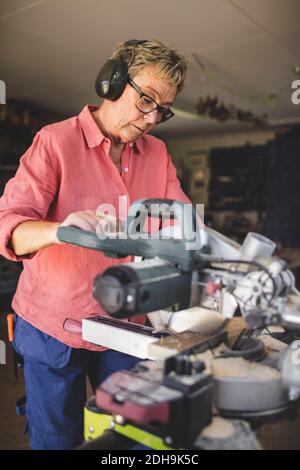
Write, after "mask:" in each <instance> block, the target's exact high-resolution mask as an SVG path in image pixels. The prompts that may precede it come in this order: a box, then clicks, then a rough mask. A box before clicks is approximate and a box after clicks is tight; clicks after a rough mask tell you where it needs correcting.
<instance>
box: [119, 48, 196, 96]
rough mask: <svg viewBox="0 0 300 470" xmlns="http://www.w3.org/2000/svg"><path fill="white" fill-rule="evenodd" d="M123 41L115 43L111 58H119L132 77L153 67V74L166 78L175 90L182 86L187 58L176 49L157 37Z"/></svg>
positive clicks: (179, 89) (185, 74)
mask: <svg viewBox="0 0 300 470" xmlns="http://www.w3.org/2000/svg"><path fill="white" fill-rule="evenodd" d="M141 42H142V43H138V41H137V44H134V41H128V42H123V43H120V44H118V45H117V47H116V49H115V51H114V53H113V55H112V59H121V60H123V61H124V62H126V64H127V66H128V73H129V75H130V77H131V78H134V76H135V75H137V74H138V73H139V72H140V71H142V70H143V69H144V68H146V67H152V68H153V74H154V75H155V76H156V77H157V78H161V79H162V80H166V81H167V82H169V83H170V84H171V85H175V86H176V87H177V92H180V91H181V90H182V88H183V85H184V82H185V80H186V78H187V68H188V61H187V59H186V58H185V57H184V56H183V55H182V54H180V53H179V52H178V51H177V50H176V49H171V48H170V47H168V46H166V45H165V44H163V43H162V42H161V41H159V40H158V39H151V40H149V41H141Z"/></svg>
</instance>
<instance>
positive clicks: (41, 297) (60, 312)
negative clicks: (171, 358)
mask: <svg viewBox="0 0 300 470" xmlns="http://www.w3.org/2000/svg"><path fill="white" fill-rule="evenodd" d="M96 109H97V107H94V106H85V107H84V108H83V110H82V111H81V113H80V114H79V115H78V116H75V117H72V118H70V119H67V120H65V121H62V122H58V123H55V124H51V125H49V126H46V127H44V128H43V129H41V131H40V132H38V134H37V135H36V136H35V138H34V140H33V143H32V145H31V147H30V148H29V149H28V150H27V151H26V152H25V154H24V155H23V157H22V158H21V160H20V166H19V168H18V171H17V173H16V175H15V177H14V178H12V179H11V180H10V181H9V182H8V183H7V185H6V188H5V192H4V194H3V196H2V197H1V199H0V254H1V255H3V256H5V257H6V258H8V259H10V260H13V261H23V265H24V270H23V271H22V273H21V276H20V279H19V284H18V287H17V291H16V293H15V296H14V299H13V303H12V306H13V308H14V310H15V311H16V312H17V314H18V315H20V316H21V317H22V318H24V319H25V320H26V321H28V322H29V323H30V324H32V325H33V326H35V327H36V328H38V329H40V330H41V331H43V332H44V333H47V334H48V335H50V336H52V337H54V338H56V339H58V340H59V341H62V342H63V343H65V344H67V345H69V346H71V347H75V348H86V349H90V350H96V351H99V350H103V349H106V348H103V347H101V346H96V345H93V344H91V343H88V342H86V341H83V340H82V339H81V336H80V335H75V334H72V333H68V332H66V331H64V329H63V324H64V321H65V320H66V319H67V318H71V319H74V320H82V319H83V318H86V317H90V316H93V315H99V314H101V315H106V313H105V312H104V311H103V309H102V308H101V307H100V305H99V304H98V303H97V301H96V300H95V299H94V298H93V296H92V284H93V280H94V278H95V277H96V275H97V274H99V273H100V272H103V271H104V270H105V269H107V268H109V267H110V266H113V265H116V264H119V263H121V262H125V261H127V262H128V261H130V258H126V259H125V260H124V259H123V260H116V259H112V258H108V257H106V256H105V255H104V254H103V253H101V252H98V251H94V250H89V249H86V248H81V247H77V246H72V245H68V244H61V245H54V246H51V247H48V248H44V249H41V250H39V251H37V252H36V253H33V254H31V255H28V256H21V257H20V256H16V255H15V254H14V252H13V251H12V250H11V249H10V248H9V246H8V242H9V240H10V238H11V234H12V232H13V231H14V229H15V228H16V227H17V226H18V225H19V224H21V223H23V222H25V221H27V220H47V221H55V222H62V221H63V220H64V219H65V218H66V217H67V215H68V214H70V213H71V212H76V211H80V210H87V209H90V210H96V209H97V207H98V206H99V205H100V204H102V203H109V204H113V205H114V207H116V208H117V207H118V205H119V198H120V197H121V198H123V200H124V202H125V204H126V205H127V208H128V207H129V205H130V204H131V203H132V202H133V201H135V200H137V199H141V198H154V197H155V198H169V199H176V200H179V201H182V202H185V203H189V202H190V201H189V199H188V198H187V197H186V195H185V194H184V193H183V191H182V189H181V187H180V183H179V181H178V179H177V177H176V170H175V168H174V165H173V164H172V162H171V159H170V156H169V155H168V152H167V149H166V146H165V144H164V143H163V142H162V141H161V140H159V139H157V138H156V137H153V136H150V135H144V136H142V137H140V138H139V139H138V140H137V141H136V142H135V143H134V144H129V145H125V148H124V151H123V153H122V162H121V164H122V173H121V175H120V174H119V172H118V170H117V168H116V166H115V165H114V163H113V162H112V160H111V158H110V156H109V150H110V141H109V140H108V139H107V138H105V136H104V135H103V134H102V132H101V131H100V129H99V127H98V125H97V124H96V122H95V120H94V118H93V116H92V114H91V111H94V110H96ZM140 322H143V320H142V321H140Z"/></svg>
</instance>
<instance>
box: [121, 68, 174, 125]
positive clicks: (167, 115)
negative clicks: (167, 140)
mask: <svg viewBox="0 0 300 470" xmlns="http://www.w3.org/2000/svg"><path fill="white" fill-rule="evenodd" d="M127 81H128V84H129V85H130V86H131V87H132V88H133V89H134V90H135V91H136V92H137V93H138V94H139V98H138V100H137V102H136V104H135V105H136V107H137V109H138V110H139V111H141V112H142V113H144V114H148V113H152V112H153V111H155V110H157V123H161V122H166V121H168V119H171V117H173V116H174V113H173V112H172V111H171V110H170V109H169V108H164V107H163V106H160V105H159V104H158V103H156V101H154V99H153V98H151V96H148V95H146V93H143V92H142V90H141V89H140V88H139V87H138V86H137V84H136V83H134V81H133V80H131V78H130V77H128V80H127Z"/></svg>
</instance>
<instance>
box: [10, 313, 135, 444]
mask: <svg viewBox="0 0 300 470" xmlns="http://www.w3.org/2000/svg"><path fill="white" fill-rule="evenodd" d="M13 346H14V348H15V350H16V351H17V353H19V354H21V355H22V356H23V358H24V377H25V386H26V395H27V405H26V412H27V420H28V421H27V422H28V430H29V435H30V446H31V448H32V449H36V450H48V449H49V450H50V449H74V448H75V447H77V446H79V445H80V444H81V443H82V441H83V409H84V405H85V402H86V398H87V397H86V377H87V376H88V377H89V379H90V382H91V385H92V387H93V389H94V390H95V388H96V387H97V386H98V385H99V384H100V383H101V382H103V381H104V380H105V379H106V378H107V377H108V376H109V375H110V374H112V373H113V372H116V371H118V370H121V369H131V368H133V367H134V366H135V365H136V363H137V362H138V361H139V360H140V359H138V358H136V357H133V356H129V355H127V354H123V353H120V352H117V351H113V350H106V351H103V352H95V351H89V350H87V349H74V348H71V347H69V346H67V345H65V344H63V343H61V342H60V341H58V340H56V339H55V338H52V337H51V336H48V335H46V334H45V333H43V332H41V331H40V330H38V329H37V328H35V327H33V326H32V325H30V324H29V323H27V322H26V321H25V320H23V319H22V318H20V317H17V321H16V328H15V337H14V342H13Z"/></svg>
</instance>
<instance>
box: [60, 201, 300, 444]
mask: <svg viewBox="0 0 300 470" xmlns="http://www.w3.org/2000/svg"><path fill="white" fill-rule="evenodd" d="M149 217H150V218H159V219H160V220H161V221H162V224H161V225H162V226H163V228H161V230H159V231H158V232H155V233H154V234H153V233H152V234H151V235H150V234H149V232H147V230H145V227H146V226H147V223H148V221H149ZM58 238H59V239H60V240H61V241H63V242H67V243H72V244H75V245H79V246H83V247H86V248H91V249H95V250H100V251H103V252H104V253H105V254H106V255H107V256H111V257H115V258H124V257H127V256H129V255H131V256H135V257H139V261H137V260H135V261H133V262H130V263H120V264H118V265H116V266H113V267H111V268H109V269H108V270H106V271H105V272H104V273H101V274H99V276H97V277H96V279H95V281H94V287H93V295H94V297H95V298H96V299H97V300H98V301H99V302H100V304H101V306H102V307H103V309H104V310H105V311H106V312H107V313H108V314H109V315H110V317H104V316H96V317H90V318H88V319H84V320H83V322H82V336H83V339H85V340H87V341H90V342H93V343H95V344H100V345H102V346H106V347H108V348H112V349H116V350H119V351H122V352H125V353H128V354H132V355H134V356H136V357H139V358H140V359H141V362H140V363H139V364H138V366H137V367H136V368H135V369H134V370H132V371H121V372H117V373H115V374H113V375H111V376H110V377H109V378H108V379H107V380H106V381H105V382H104V383H103V384H101V386H100V387H99V389H98V390H97V393H96V396H95V399H94V400H93V401H92V402H90V403H89V404H88V406H87V409H86V433H85V435H86V438H87V439H94V438H95V437H97V436H100V435H102V434H103V432H104V430H105V429H108V428H113V429H114V431H113V432H114V434H116V435H117V436H120V435H122V436H126V437H128V438H130V439H131V440H134V441H138V442H142V443H144V444H145V445H148V446H149V447H151V448H153V449H170V448H173V449H174V448H177V449H178V448H185V449H195V448H196V449H206V448H235V449H236V448H259V447H260V445H259V443H258V442H257V440H256V438H255V434H254V433H253V432H252V429H253V427H256V426H260V425H261V424H265V423H266V422H268V421H270V420H275V419H279V418H282V417H290V418H292V417H294V416H295V415H296V414H297V412H298V405H299V396H300V365H299V364H300V354H299V352H300V349H299V351H298V350H297V349H298V347H299V346H300V341H297V334H298V333H299V331H300V294H299V292H298V290H297V289H296V287H295V281H294V276H293V274H292V273H291V271H289V269H288V266H287V263H286V262H285V261H284V260H282V259H279V258H276V257H273V256H272V255H273V253H274V250H275V244H274V243H273V242H272V241H270V240H268V239H267V238H265V237H263V236H262V235H259V234H255V233H249V234H248V235H247V237H246V239H245V241H244V243H243V244H242V245H241V246H240V245H238V244H237V243H235V242H233V241H232V240H230V239H228V238H226V237H224V236H223V235H221V234H219V233H217V232H215V231H213V230H212V229H210V228H207V227H204V226H203V225H202V222H201V220H200V219H199V217H198V215H197V213H196V211H195V210H194V209H193V207H192V206H190V205H184V204H181V203H179V202H177V201H172V200H159V199H147V200H139V201H136V202H135V203H133V204H132V205H131V207H130V208H129V212H128V218H127V221H126V224H125V227H124V230H123V232H122V233H111V234H105V236H103V234H99V233H98V235H97V234H92V233H90V232H84V231H82V230H80V229H77V228H75V227H63V228H60V229H59V231H58ZM137 314H145V315H146V314H147V315H148V318H149V320H150V322H151V324H152V326H142V325H135V324H133V323H131V322H127V321H123V319H128V318H130V317H132V316H134V315H137ZM237 314H238V315H240V316H241V317H242V318H243V319H244V321H245V324H246V328H244V329H243V330H242V332H241V334H239V335H238V336H237V337H234V338H232V337H230V336H229V329H228V325H229V323H230V320H231V319H232V317H233V316H235V315H237ZM95 419H96V421H97V422H96V423H95V422H94V420H95ZM100 422H102V424H101V425H100V424H99V423H100ZM103 423H104V424H103ZM106 432H107V431H106ZM108 432H112V431H108ZM102 437H103V436H102ZM95 442H96V441H94V443H95ZM97 442H98V443H99V442H101V438H100V441H99V439H97ZM129 442H132V441H129ZM99 445H100V444H99ZM115 448H116V447H115Z"/></svg>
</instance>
